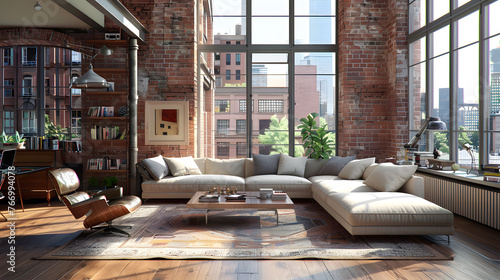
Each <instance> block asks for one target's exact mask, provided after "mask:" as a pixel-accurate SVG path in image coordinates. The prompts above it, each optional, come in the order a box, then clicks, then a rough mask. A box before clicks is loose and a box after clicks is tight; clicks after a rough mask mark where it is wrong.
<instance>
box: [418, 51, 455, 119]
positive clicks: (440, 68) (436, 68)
mask: <svg viewBox="0 0 500 280" xmlns="http://www.w3.org/2000/svg"><path fill="white" fill-rule="evenodd" d="M429 63H430V66H431V71H432V72H431V73H432V81H433V85H432V88H431V89H432V92H431V96H430V102H432V103H431V108H432V109H433V111H432V112H429V114H431V115H433V114H435V113H437V115H438V117H440V118H441V120H442V121H443V122H445V123H446V127H447V128H448V129H449V128H450V70H449V69H450V55H448V54H447V55H443V56H440V57H438V58H435V59H431V60H430V61H429ZM427 117H429V116H425V118H427ZM419 129H420V127H419Z"/></svg>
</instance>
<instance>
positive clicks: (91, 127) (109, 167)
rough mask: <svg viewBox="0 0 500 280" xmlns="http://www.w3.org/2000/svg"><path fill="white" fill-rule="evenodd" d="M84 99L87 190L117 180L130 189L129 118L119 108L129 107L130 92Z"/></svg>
mask: <svg viewBox="0 0 500 280" xmlns="http://www.w3.org/2000/svg"><path fill="white" fill-rule="evenodd" d="M113 73H115V72H114V71H113ZM83 94H84V95H85V98H84V99H83V100H84V102H83V108H84V112H83V114H82V115H84V116H82V120H83V126H84V132H82V137H83V142H84V145H83V151H84V152H83V154H84V156H83V169H84V174H85V175H84V184H83V186H84V189H89V188H91V187H89V184H88V183H89V181H90V180H94V179H96V178H97V180H98V181H100V182H101V184H102V182H103V180H104V178H105V177H108V176H116V177H117V178H118V185H120V186H124V187H126V186H128V164H127V159H128V149H127V147H128V139H127V138H128V137H127V136H128V117H127V116H122V115H120V112H119V108H121V107H123V106H126V104H127V92H126V91H89V90H87V91H86V92H85V93H83Z"/></svg>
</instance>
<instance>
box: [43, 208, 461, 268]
mask: <svg viewBox="0 0 500 280" xmlns="http://www.w3.org/2000/svg"><path fill="white" fill-rule="evenodd" d="M114 224H115V225H131V226H132V229H130V230H128V231H129V232H130V234H131V235H130V237H126V236H123V235H118V234H111V233H102V234H96V235H92V236H90V237H88V238H87V236H88V235H89V234H90V233H91V231H89V230H84V231H82V233H81V234H80V235H79V236H78V237H76V238H75V239H73V240H72V241H70V242H69V243H68V244H66V245H64V246H61V247H60V248H57V249H55V250H54V251H52V252H50V253H49V254H47V255H45V256H43V257H41V258H40V259H363V260H367V259H397V260H403V259H404V260H449V259H452V256H451V254H450V250H449V249H448V248H447V247H446V246H444V245H441V244H440V243H442V242H441V241H439V240H438V241H435V240H434V241H433V240H432V239H430V238H426V237H419V236H364V237H359V236H357V237H353V236H352V235H350V234H349V233H348V232H347V231H346V230H345V229H344V228H343V227H342V226H341V225H340V224H339V223H338V222H337V221H335V219H333V218H332V217H331V216H330V215H329V214H328V213H327V212H326V211H325V210H323V208H322V207H321V206H320V205H318V204H317V203H316V202H314V201H312V200H306V201H303V202H299V203H296V205H295V209H293V210H279V225H276V215H275V213H274V211H256V210H232V211H215V212H209V213H208V224H205V211H199V210H190V209H187V208H186V206H185V205H184V204H162V205H143V206H142V207H141V208H140V209H139V210H137V211H136V212H134V213H132V214H130V215H128V216H125V217H123V218H120V219H117V220H115V222H114ZM445 238H446V237H443V238H442V239H443V240H444V239H445Z"/></svg>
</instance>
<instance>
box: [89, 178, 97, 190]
mask: <svg viewBox="0 0 500 280" xmlns="http://www.w3.org/2000/svg"><path fill="white" fill-rule="evenodd" d="M89 187H90V188H91V189H93V190H96V189H97V188H98V187H99V179H97V177H94V176H92V177H90V178H89Z"/></svg>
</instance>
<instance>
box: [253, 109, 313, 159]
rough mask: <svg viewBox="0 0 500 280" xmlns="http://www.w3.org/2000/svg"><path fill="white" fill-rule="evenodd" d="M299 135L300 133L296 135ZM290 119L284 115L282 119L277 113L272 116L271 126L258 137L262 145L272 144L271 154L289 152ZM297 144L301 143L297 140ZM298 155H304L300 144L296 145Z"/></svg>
mask: <svg viewBox="0 0 500 280" xmlns="http://www.w3.org/2000/svg"><path fill="white" fill-rule="evenodd" d="M295 136H296V137H299V134H297V135H295ZM288 137H289V136H288V119H287V118H286V116H285V117H283V118H282V119H281V120H280V119H278V117H277V116H276V115H273V116H272V117H271V123H270V124H269V128H268V129H266V130H265V132H264V134H261V135H259V137H258V139H259V142H260V144H262V145H270V146H271V152H270V154H271V155H273V154H286V155H288V154H289V150H288V143H289V142H288ZM295 144H299V143H298V142H297V141H295ZM294 150H295V154H296V155H302V154H303V153H304V148H303V147H302V146H300V145H294Z"/></svg>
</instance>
